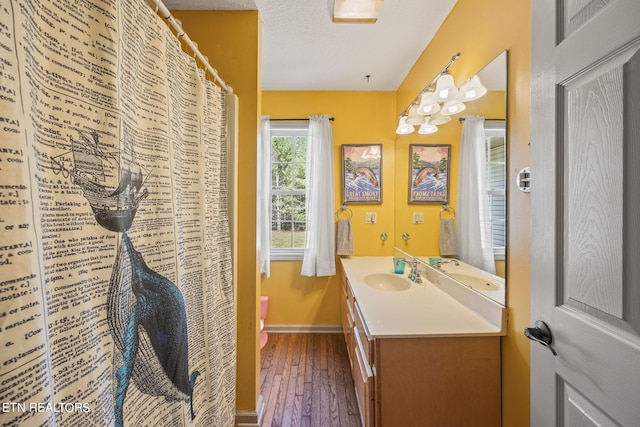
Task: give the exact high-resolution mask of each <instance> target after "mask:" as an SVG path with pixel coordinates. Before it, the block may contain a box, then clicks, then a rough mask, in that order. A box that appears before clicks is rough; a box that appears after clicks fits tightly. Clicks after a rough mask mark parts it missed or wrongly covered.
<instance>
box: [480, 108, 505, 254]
mask: <svg viewBox="0 0 640 427" xmlns="http://www.w3.org/2000/svg"><path fill="white" fill-rule="evenodd" d="M484 132H485V147H486V150H487V152H486V154H487V185H488V187H489V208H490V212H491V232H492V236H493V252H494V256H495V259H499V260H503V259H504V253H505V247H506V243H507V240H506V239H507V219H506V218H507V217H506V211H507V205H506V200H507V197H506V177H507V175H506V172H507V170H506V165H507V157H506V144H505V142H506V130H505V122H503V121H500V122H486V121H485V129H484Z"/></svg>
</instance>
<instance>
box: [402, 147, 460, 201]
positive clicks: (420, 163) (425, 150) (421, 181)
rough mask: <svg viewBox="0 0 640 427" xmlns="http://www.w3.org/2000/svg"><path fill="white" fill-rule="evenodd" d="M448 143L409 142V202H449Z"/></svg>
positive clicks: (449, 150)
mask: <svg viewBox="0 0 640 427" xmlns="http://www.w3.org/2000/svg"><path fill="white" fill-rule="evenodd" d="M450 158H451V145H450V144H409V203H410V204H421V203H439V204H442V203H449V169H450Z"/></svg>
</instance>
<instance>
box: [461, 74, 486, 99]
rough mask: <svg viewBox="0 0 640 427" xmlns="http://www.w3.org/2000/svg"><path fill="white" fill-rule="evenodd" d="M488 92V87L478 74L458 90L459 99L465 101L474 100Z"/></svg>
mask: <svg viewBox="0 0 640 427" xmlns="http://www.w3.org/2000/svg"><path fill="white" fill-rule="evenodd" d="M486 93H487V88H486V87H484V86H482V83H480V78H479V77H478V76H473V77H471V78H470V79H469V81H467V82H466V83H465V84H463V85H462V87H461V88H460V91H459V92H458V99H459V100H460V101H463V102H467V101H473V100H474V99H478V98H480V97H481V96H483V95H484V94H486Z"/></svg>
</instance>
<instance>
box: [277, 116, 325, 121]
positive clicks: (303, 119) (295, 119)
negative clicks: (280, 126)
mask: <svg viewBox="0 0 640 427" xmlns="http://www.w3.org/2000/svg"><path fill="white" fill-rule="evenodd" d="M269 120H271V121H272V122H299V121H305V120H309V118H308V117H307V118H304V117H297V118H291V119H271V118H270V119H269ZM329 120H331V121H334V120H335V118H333V117H329Z"/></svg>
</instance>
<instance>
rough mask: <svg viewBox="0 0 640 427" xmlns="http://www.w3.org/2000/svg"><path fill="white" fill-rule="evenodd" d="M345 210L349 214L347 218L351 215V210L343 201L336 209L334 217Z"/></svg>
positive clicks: (337, 216) (338, 216)
mask: <svg viewBox="0 0 640 427" xmlns="http://www.w3.org/2000/svg"><path fill="white" fill-rule="evenodd" d="M342 212H347V213H348V214H349V216H348V217H347V218H352V217H353V211H352V210H351V209H349V208H348V207H347V204H346V203H343V204H342V206H340V208H339V209H338V210H337V211H336V218H340V213H342Z"/></svg>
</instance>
